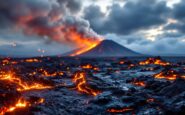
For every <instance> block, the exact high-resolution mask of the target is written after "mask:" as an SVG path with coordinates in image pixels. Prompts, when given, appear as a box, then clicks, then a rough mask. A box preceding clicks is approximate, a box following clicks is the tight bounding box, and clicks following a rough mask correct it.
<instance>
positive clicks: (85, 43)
mask: <svg viewBox="0 0 185 115" xmlns="http://www.w3.org/2000/svg"><path fill="white" fill-rule="evenodd" d="M68 36H69V38H71V39H72V40H73V41H74V42H75V44H76V45H77V46H78V47H80V49H79V50H77V51H75V52H74V53H73V54H71V55H70V56H77V55H80V54H82V53H84V52H87V51H89V50H91V49H92V48H94V47H96V46H97V45H98V44H99V43H100V42H101V41H102V39H100V38H92V37H87V36H85V35H83V34H81V33H79V32H77V30H76V29H75V28H71V29H70V31H69V32H68Z"/></svg>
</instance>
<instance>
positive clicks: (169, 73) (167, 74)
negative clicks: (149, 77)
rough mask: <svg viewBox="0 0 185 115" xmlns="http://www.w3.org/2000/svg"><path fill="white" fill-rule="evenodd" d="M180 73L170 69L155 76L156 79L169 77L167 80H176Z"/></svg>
mask: <svg viewBox="0 0 185 115" xmlns="http://www.w3.org/2000/svg"><path fill="white" fill-rule="evenodd" d="M178 76H179V75H178V73H176V72H175V71H173V70H168V71H162V72H160V73H158V74H156V75H154V77H155V78H156V79H167V80H172V81H173V80H176V79H177V77H178Z"/></svg>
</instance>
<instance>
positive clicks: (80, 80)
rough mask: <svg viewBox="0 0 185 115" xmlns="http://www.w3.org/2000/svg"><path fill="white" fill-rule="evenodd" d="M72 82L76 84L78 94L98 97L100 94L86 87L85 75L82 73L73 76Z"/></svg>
mask: <svg viewBox="0 0 185 115" xmlns="http://www.w3.org/2000/svg"><path fill="white" fill-rule="evenodd" d="M73 82H74V83H75V84H76V88H77V90H78V91H79V92H82V93H86V94H90V95H93V96H96V95H98V94H99V93H100V92H99V91H95V90H93V89H91V88H90V87H89V86H88V85H87V81H86V75H85V73H84V72H78V73H76V74H75V75H74V78H73Z"/></svg>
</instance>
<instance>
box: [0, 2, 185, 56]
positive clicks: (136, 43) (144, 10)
mask: <svg viewBox="0 0 185 115" xmlns="http://www.w3.org/2000/svg"><path fill="white" fill-rule="evenodd" d="M184 10H185V0H1V1H0V55H10V56H36V55H56V54H62V53H64V52H67V51H70V50H72V49H75V48H78V47H79V45H80V43H77V41H76V40H75V39H73V35H69V34H71V31H73V32H74V31H75V32H76V31H78V32H80V33H83V34H84V35H85V36H88V38H93V39H94V38H96V37H102V38H104V39H112V40H114V41H116V42H118V43H120V44H122V45H124V46H126V47H128V48H130V49H132V50H134V51H137V52H140V53H143V54H155V55H172V54H173V55H185V52H184V50H185V12H184ZM71 27H72V28H71ZM74 28H75V29H74ZM83 39H86V37H84V36H83ZM81 44H82V43H81Z"/></svg>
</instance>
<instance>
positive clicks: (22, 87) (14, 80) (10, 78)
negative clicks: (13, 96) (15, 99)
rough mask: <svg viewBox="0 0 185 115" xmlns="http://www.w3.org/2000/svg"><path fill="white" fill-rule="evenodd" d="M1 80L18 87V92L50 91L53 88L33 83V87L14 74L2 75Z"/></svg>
mask: <svg viewBox="0 0 185 115" xmlns="http://www.w3.org/2000/svg"><path fill="white" fill-rule="evenodd" d="M0 80H6V81H10V82H12V83H14V84H16V85H17V86H18V88H17V91H27V90H33V89H48V88H52V87H51V86H44V85H42V84H39V83H33V84H31V85H29V84H27V83H26V82H23V81H22V80H21V79H20V78H18V77H15V76H14V75H13V74H5V75H0Z"/></svg>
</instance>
